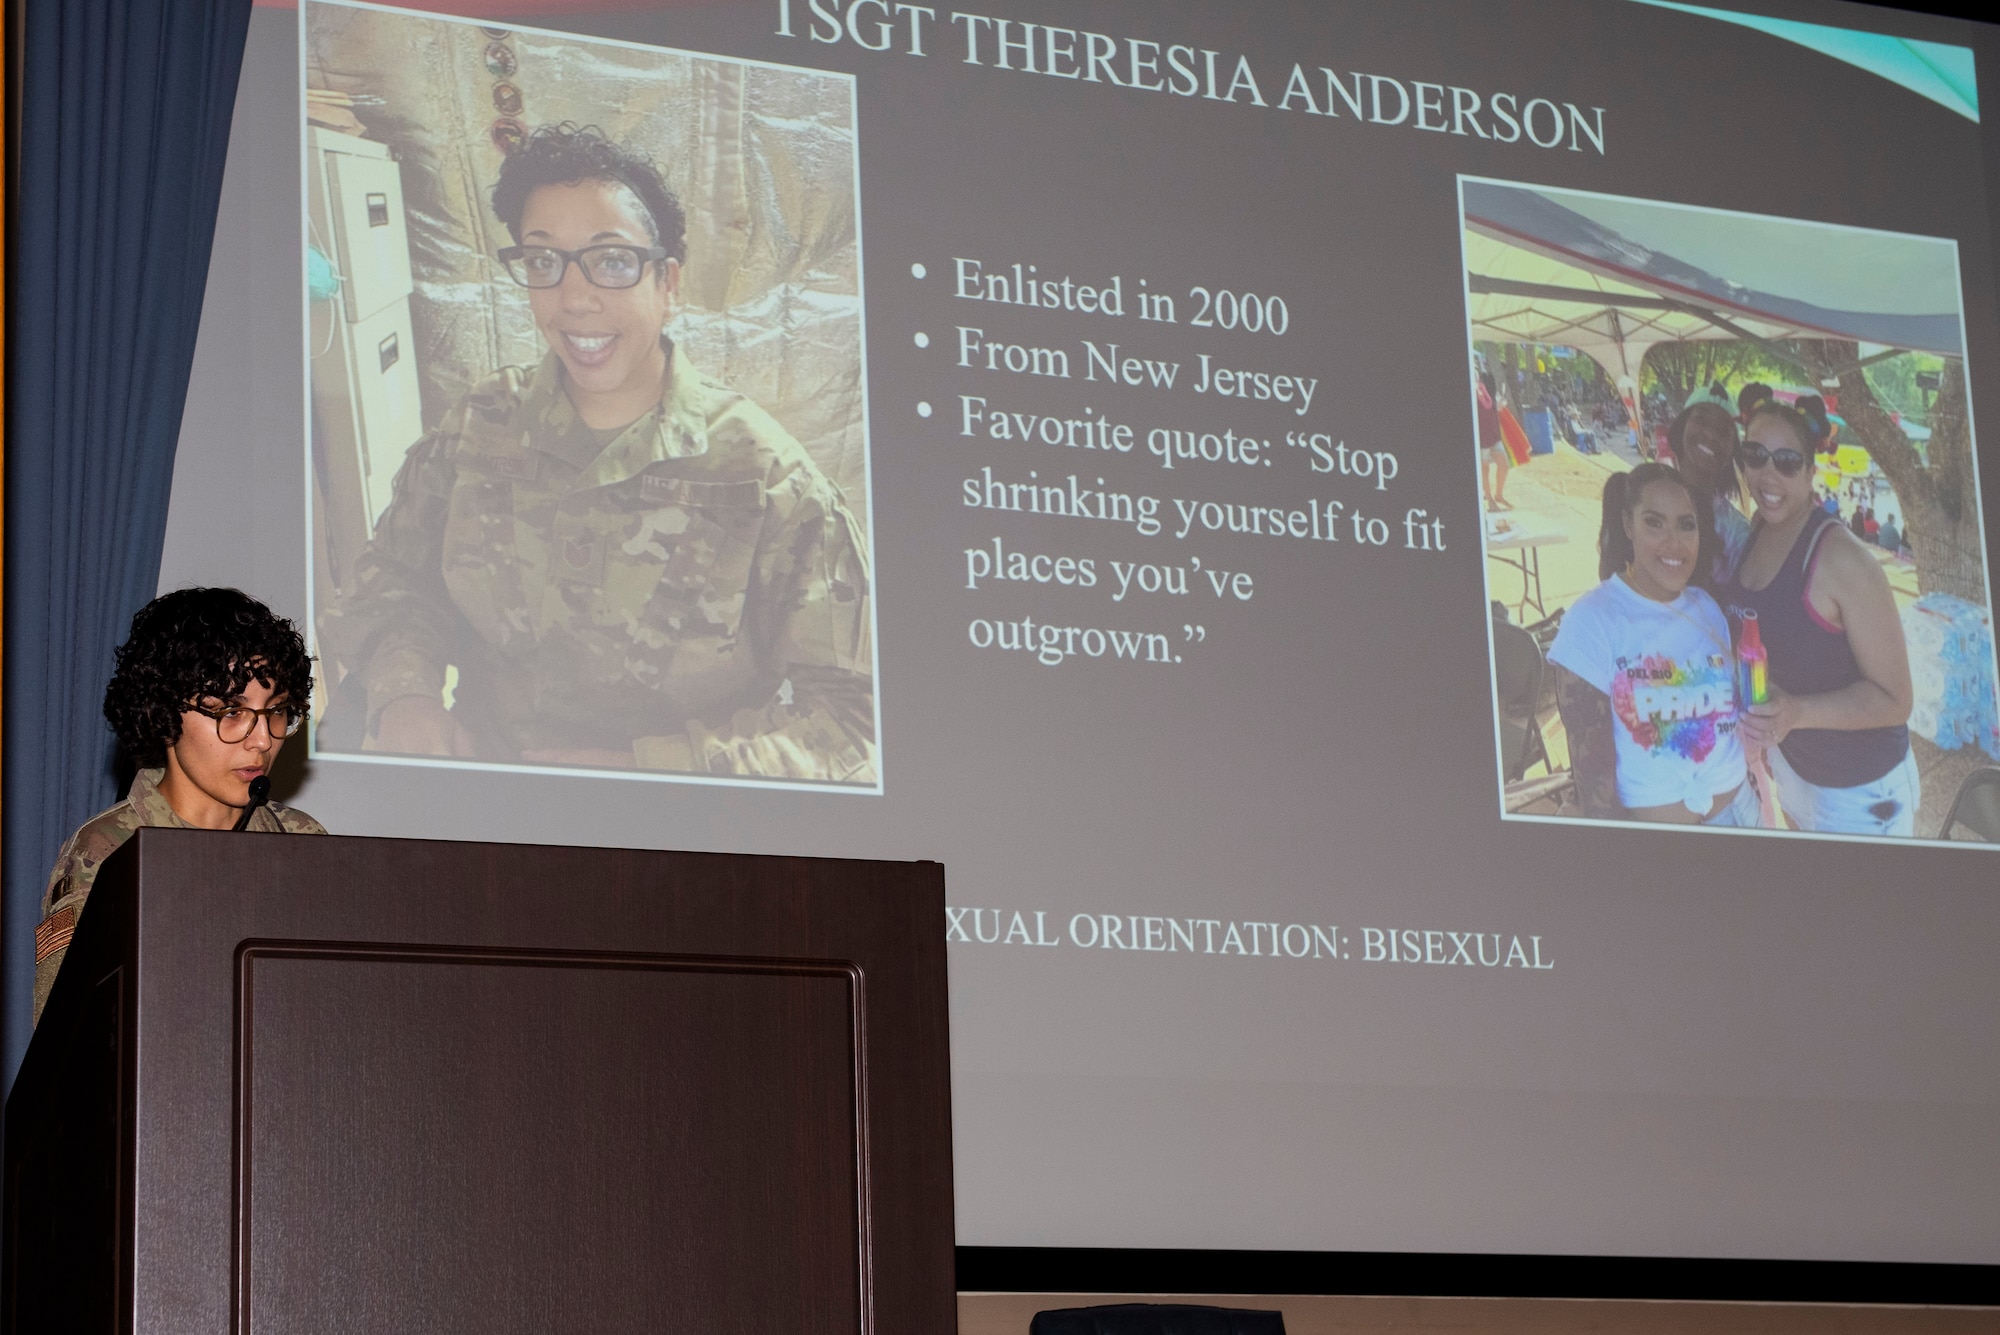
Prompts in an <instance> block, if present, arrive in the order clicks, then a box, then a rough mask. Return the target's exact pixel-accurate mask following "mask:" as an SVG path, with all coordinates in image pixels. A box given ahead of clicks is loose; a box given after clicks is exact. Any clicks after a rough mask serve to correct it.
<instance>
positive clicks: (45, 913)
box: [34, 804, 138, 1022]
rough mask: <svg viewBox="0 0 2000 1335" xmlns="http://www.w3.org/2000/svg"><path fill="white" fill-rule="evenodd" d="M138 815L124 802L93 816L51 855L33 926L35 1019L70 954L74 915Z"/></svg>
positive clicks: (38, 1018)
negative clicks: (39, 917)
mask: <svg viewBox="0 0 2000 1335" xmlns="http://www.w3.org/2000/svg"><path fill="white" fill-rule="evenodd" d="M137 826H138V818H137V817H136V816H135V815H134V814H133V813H132V812H131V810H130V809H129V808H127V807H125V806H124V805H123V804H120V805H119V806H116V807H113V808H112V809H111V810H109V811H106V812H103V813H102V814H100V815H98V816H95V817H92V818H91V819H90V820H88V821H86V822H84V824H83V825H82V826H81V827H80V828H79V829H78V830H77V832H76V833H75V834H72V835H71V836H70V837H69V838H68V839H67V840H66V841H64V843H63V846H62V851H61V852H59V853H57V854H56V865H55V866H54V867H53V868H51V869H50V871H49V883H48V888H47V889H46V890H45V891H43V893H42V920H41V922H40V923H39V924H37V925H36V927H35V1006H34V1020H35V1021H37V1022H39V1021H40V1020H41V1018H42V1006H43V1005H44V1004H45V1003H46V1002H47V1001H48V999H49V989H50V988H52V987H54V986H55V982H56V975H57V974H58V973H60V972H61V971H62V963H63V960H64V959H65V958H66V957H67V956H68V955H69V943H70V938H71V937H72V936H74V935H75V934H76V923H77V919H78V917H79V916H80V915H81V914H82V913H83V905H84V901H86V900H87V899H89V898H90V887H91V886H92V885H93V884H94V883H95V882H96V880H97V869H98V868H99V867H100V866H102V865H103V864H104V859H106V858H108V857H110V856H111V855H112V854H113V853H115V852H116V851H117V850H118V849H119V847H120V846H121V845H123V844H124V842H125V841H126V840H127V839H129V838H131V837H132V831H133V830H134V829H135V828H137Z"/></svg>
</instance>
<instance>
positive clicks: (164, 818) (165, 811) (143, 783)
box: [125, 768, 191, 830]
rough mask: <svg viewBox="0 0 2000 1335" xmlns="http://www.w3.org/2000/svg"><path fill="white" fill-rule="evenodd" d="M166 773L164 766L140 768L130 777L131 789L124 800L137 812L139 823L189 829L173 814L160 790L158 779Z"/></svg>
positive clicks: (185, 823) (186, 824) (184, 822)
mask: <svg viewBox="0 0 2000 1335" xmlns="http://www.w3.org/2000/svg"><path fill="white" fill-rule="evenodd" d="M166 773H167V771H166V770H165V769H164V768H159V769H142V770H140V771H139V772H138V773H137V774H136V775H134V776H133V777H132V791H131V792H129V793H127V794H126V795H125V801H126V802H127V803H128V804H130V806H131V808H132V810H133V811H135V812H137V813H138V816H139V823H140V824H141V825H149V826H155V827H161V826H164V827H165V828H167V829H174V830H185V829H189V828H191V827H190V826H189V825H188V823H187V822H186V821H184V820H182V819H181V818H180V817H179V816H178V815H177V814H175V812H174V809H173V807H172V806H171V805H169V804H168V802H167V799H166V798H165V797H164V796H163V795H162V794H161V792H160V780H161V779H163V778H165V777H166Z"/></svg>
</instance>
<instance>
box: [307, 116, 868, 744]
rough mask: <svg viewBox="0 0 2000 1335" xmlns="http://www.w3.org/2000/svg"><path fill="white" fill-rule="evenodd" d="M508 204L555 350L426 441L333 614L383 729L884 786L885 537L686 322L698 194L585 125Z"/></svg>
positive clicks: (531, 148) (519, 172) (515, 169)
mask: <svg viewBox="0 0 2000 1335" xmlns="http://www.w3.org/2000/svg"><path fill="white" fill-rule="evenodd" d="M493 208H494V212H495V213H496V214H497V215H498V216H499V218H500V220H501V222H503V223H504V224H505V225H506V227H507V229H508V231H509V233H510V234H511V235H512V236H513V238H514V241H515V243H516V244H514V245H512V246H509V247H507V248H506V249H505V250H503V251H501V253H500V259H501V261H502V262H503V263H504V264H505V265H506V266H507V269H508V272H509V274H510V276H511V277H512V278H513V280H514V281H515V282H517V283H519V284H521V285H522V286H523V287H525V288H527V289H528V297H529V303H530V306H531V308H532V310H533V313H534V317H535V323H536V326H537V328H538V329H539V330H540V331H541V334H542V337H543V338H544V340H545V341H546V342H547V344H548V353H547V355H546V356H544V358H543V359H542V362H541V364H540V365H539V366H535V367H532V368H523V367H510V368H507V369H504V370H501V371H499V372H498V373H496V374H495V375H493V376H491V377H489V378H488V379H487V380H485V381H484V382H483V383H481V384H480V385H478V386H477V387H475V388H474V389H473V390H472V391H471V393H469V394H468V395H467V396H466V397H465V399H464V400H463V401H462V402H460V403H459V404H458V405H457V406H456V407H454V408H453V409H452V410H451V412H449V413H448V414H447V415H446V416H445V418H444V420H443V421H442V422H441V423H440V424H439V426H438V427H437V429H436V430H434V431H432V432H430V433H429V434H427V435H426V436H425V437H424V438H423V439H422V440H420V441H418V442H417V444H416V445H415V446H413V447H412V448H411V451H410V454H409V457H408V459H407V460H406V461H405V463H404V465H403V468H402V471H401V472H400V473H399V474H398V475H397V478H396V485H395V495H394V499H393V500H392V501H391V503H390V505H389V508H388V509H387V511H385V512H384V514H383V516H382V519H381V521H380V523H379V524H378V525H377V527H376V535H375V539H374V541H373V542H372V543H371V544H370V546H369V547H368V549H367V551H366V552H365V553H364V554H363V556H362V558H361V560H360V562H359V569H358V571H357V575H356V579H355V582H354V586H353V588H352V590H351V593H350V596H349V597H348V598H347V599H346V600H345V602H344V603H342V604H341V605H340V606H339V607H337V608H336V609H335V610H334V612H333V613H332V614H331V615H330V616H329V617H328V619H327V622H326V624H325V631H326V635H327V638H328V640H329V643H330V644H331V645H332V646H333V647H334V648H335V650H336V652H337V654H338V656H339V658H340V660H341V664H342V666H343V668H344V669H345V670H346V671H347V672H348V673H350V674H352V678H353V679H356V680H358V684H359V686H360V688H361V690H360V691H356V692H352V693H351V694H350V695H349V696H348V698H351V699H354V700H355V702H356V705H355V707H357V708H359V707H361V705H360V700H361V697H363V696H364V695H365V701H366V703H365V709H366V714H367V720H366V731H367V737H366V741H365V742H364V745H365V746H367V747H368V748H369V749H372V750H381V751H393V752H401V753H405V754H417V755H437V756H458V757H476V758H478V759H483V760H494V761H502V762H513V763H526V764H542V765H558V766H579V767H590V768H607V767H613V768H627V767H638V768H644V769H658V770H679V771H695V772H700V773H708V774H718V775H746V776H767V777H784V778H803V779H820V780H832V781H839V782H873V780H874V777H875V728H874V696H873V692H874V688H873V680H872V675H871V673H872V669H871V657H872V653H871V645H870V643H869V633H870V632H869V626H870V618H869V614H868V596H869V587H868V571H867V565H866V558H865V555H864V546H863V543H862V541H861V539H860V536H859V534H858V532H857V530H856V526H855V523H854V520H853V518H852V516H851V515H850V514H849V512H848V509H847V507H846V505H845V503H844V502H843V500H842V498H841V496H840V493H839V490H838V489H837V488H836V487H835V486H834V485H833V483H832V482H830V481H829V480H828V479H827V478H826V477H825V476H824V475H823V474H822V473H821V472H820V470H819V469H818V467H817V466H815V464H814V463H813V461H812V459H811V458H810V457H809V456H808V455H807V454H806V452H805V450H804V449H803V448H802V447H801V446H800V445H799V444H798V442H797V441H795V440H794V439H793V438H792V437H791V436H790V435H789V434H788V433H787V432H786V431H785V430H784V428H782V427H781V426H779V425H778V424H777V422H776V421H774V420H773V419H772V418H771V417H770V415H769V414H768V413H766V412H764V411H763V409H761V408H759V407H758V406H757V405H755V404H753V403H751V402H750V401H749V400H747V399H745V398H744V397H743V396H742V395H740V394H737V393H735V392H734V391H732V390H730V389H728V388H726V387H725V386H723V385H720V384H718V383H716V382H715V381H713V380H711V379H709V378H708V377H706V376H705V375H703V374H702V373H701V372H700V371H699V370H697V369H696V368H695V367H694V366H693V365H691V364H690V363H689V361H688V358H687V355H686V353H685V352H683V351H682V350H680V349H679V348H677V347H676V346H675V345H674V343H673V342H672V340H671V339H669V338H668V337H667V336H666V335H665V333H664V332H663V330H664V326H665V325H666V324H667V323H668V321H669V320H670V319H671V318H672V316H673V313H674V310H675V307H676V305H677V302H678V300H679V294H680V282H681V264H682V261H683V260H684V258H685V254H686V243H685V239H684V232H685V223H684V218H683V215H682V211H681V208H680V205H679V203H678V201H676V200H675V199H674V197H673V195H672V194H671V193H670V192H669V191H668V190H667V189H666V187H665V185H664V184H663V183H662V182H661V180H660V177H659V175H658V173H657V172H656V171H655V170H654V168H653V167H652V165H651V164H650V163H649V162H647V161H646V160H644V159H643V158H640V157H638V156H636V155H634V154H632V153H629V152H627V151H626V150H624V149H622V148H620V147H619V146H617V145H615V144H612V143H611V142H609V141H608V140H606V139H605V138H604V137H603V136H602V135H601V134H599V133H598V132H597V131H595V130H592V129H577V128H575V127H573V126H567V125H565V126H558V127H551V128H544V129H542V130H540V131H537V132H536V134H535V135H534V136H533V137H532V138H531V139H529V141H528V142H527V143H526V144H525V145H523V146H522V147H521V148H520V149H517V150H516V151H515V152H514V153H513V154H512V155H511V156H509V158H508V159H507V161H506V164H505V166H504V167H503V168H502V170H501V174H500V180H499V183H498V185H496V186H495V188H494V191H493ZM448 665H450V666H455V667H456V668H457V670H458V685H457V688H456V692H455V696H456V700H455V703H454V704H453V705H452V706H451V707H450V708H447V707H446V704H445V701H444V699H443V693H442V692H443V686H444V683H445V669H446V667H447V666H448Z"/></svg>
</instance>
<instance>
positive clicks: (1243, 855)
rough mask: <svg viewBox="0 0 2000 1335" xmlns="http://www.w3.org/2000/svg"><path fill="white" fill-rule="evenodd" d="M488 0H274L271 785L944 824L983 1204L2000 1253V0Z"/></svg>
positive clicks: (960, 1163)
mask: <svg viewBox="0 0 2000 1335" xmlns="http://www.w3.org/2000/svg"><path fill="white" fill-rule="evenodd" d="M1747 2H1748V0H1746V3H1747ZM440 3H444V0H440ZM446 7H447V8H451V9H453V10H456V11H458V13H457V14H455V15H438V14H425V13H420V12H416V11H414V10H411V9H401V8H394V7H389V6H380V5H367V4H354V3H344V2H334V0H305V2H304V4H303V5H302V7H301V8H299V9H297V10H291V9H282V8H277V7H263V6H260V7H258V8H256V9H255V11H254V14H253V17H252V19H251V27H250V46H249V50H248V54H247V56H246V60H245V66H244V70H245V73H244V82H243V86H242V91H241V94H240V96H239V100H238V105H237V108H236V118H235V125H234V130H233V134H232V139H231V147H230V158H229V170H228V176H227V181H226V185H225V192H224V200H223V207H222V212H221V218H220V223H219V230H218V237H217V242H216V250H215V254H216V256H217V262H216V264H215V266H214V268H213V270H212V272H211V277H210V282H209V286H208V291H207V296H206V304H205V306H204V308H203V327H202V345H201V346H202V352H201V354H200V357H199V358H198V370H197V375H196V378H195V382H194V385H193V388H192V390H191V393H190V397H189V406H188V415H187V425H186V426H185V428H184V430H183V436H182V441H181V446H180V453H179V455H178V456H177V459H176V476H175V483H174V491H173V511H172V514H171V516H170V520H169V536H168V543H167V549H166V553H165V556H164V558H163V567H162V568H163V574H162V580H163V582H165V583H167V584H168V585H169V586H178V585H180V584H186V583H195V582H200V583H226V584H242V585H243V586H245V587H246V588H248V589H249V590H250V591H251V592H253V593H256V594H258V595H259V596H261V597H264V598H266V599H268V600H269V601H270V602H271V603H272V604H273V605H274V606H276V607H278V608H280V609H282V610H283V611H284V612H285V613H286V614H287V615H290V616H293V617H296V618H299V619H300V620H301V622H302V624H309V625H310V626H311V628H312V635H313V648H314V651H315V654H316V655H317V661H318V665H319V669H320V671H321V673H322V674H323V680H324V683H325V689H324V690H320V691H315V692H314V701H315V707H316V709H317V710H318V711H319V712H318V713H317V714H316V716H315V717H314V719H313V720H312V725H311V734H310V737H309V739H307V740H309V741H310V747H309V748H308V747H305V746H298V747H287V749H286V752H285V755H286V758H287V761H288V763H290V764H294V765H295V766H296V768H295V769H294V770H291V771H289V772H287V773H285V774H281V775H280V778H282V779H283V781H284V783H283V785H282V786H281V788H280V791H279V793H278V796H280V797H281V798H282V799H284V800H287V801H291V802H295V803H296V804H297V805H299V806H301V807H303V808H305V809H308V810H310V811H312V812H313V814H314V815H315V816H316V817H318V818H319V819H321V820H322V821H323V822H325V823H326V824H327V825H328V827H329V828H332V829H334V830H336V831H338V832H341V833H349V834H364V835H377V836H386V837H406V838H425V839H431V838H447V839H465V840H479V841H491V842H498V843H552V844H571V845H605V846H624V847H651V848H686V849H697V850H715V851H726V852H731V853H768V854H782V855H810V856H827V857H855V858H880V859H894V860H903V859H935V860H937V861H938V862H941V863H942V864H943V865H944V867H945V869H946V884H947V886H948V909H947V912H946V914H945V915H944V919H943V921H941V922H940V923H939V924H938V929H939V931H940V932H941V933H942V934H943V936H944V939H945V942H946V944H947V948H948V951H949V961H950V969H951V987H952V1015H951V1043H952V1060H953V1069H952V1090H953V1099H954V1106H953V1111H952V1124H953V1128H954V1135H955V1137H956V1142H955V1161H954V1172H955V1183H956V1193H957V1201H958V1212H959V1217H958V1241H959V1242H960V1243H962V1244H965V1245H969V1246H1006V1247H1014V1246H1050V1247H1116V1248H1194V1249H1202V1248H1217V1249H1245V1248H1248V1249H1272V1250H1282V1251H1315V1250H1358V1251H1382V1250H1410V1251H1424V1252H1454V1253H1458V1252H1481V1253H1496V1252H1497V1253H1512V1252H1539V1253H1553V1254H1561V1255H1566V1254H1575V1253H1609V1254H1617V1255H1635V1256H1683V1257H1686V1256H1702V1257H1717V1256H1736V1257H1796V1258H1818V1259H1834V1260H1843V1259H1863V1260H1884V1261H1888V1260H1902V1261H1977V1262H1986V1263H2000V1195H1996V1193H1994V1192H1993V1191H1992V1190H1991V1184H1992V1183H1993V1182H1995V1181H2000V1027H1996V1026H1995V1025H1993V1024H1992V1023H1991V1022H1990V1017H1991V1016H1993V1015H1996V1014H2000V973H1996V971H1995V970H1994V968H1993V965H1992V953H1993V943H1994V942H1995V941H2000V892H1996V888H1995V887H1996V882H1997V881H2000V876H1996V873H2000V859H1996V857H1995V854H1994V848H1995V846H1996V844H2000V732H1996V710H1995V703H1994V702H1995V657H1994V645H1993V633H1992V612H1991V609H1992V606H1993V602H1992V594H1991V569H1990V555H1991V552H1992V550H1993V543H1994V541H1995V540H1996V534H2000V530H1997V529H1996V526H1995V519H1996V515H1995V510H1994V498H1993V497H1992V496H1991V494H1990V493H1991V489H1992V487H1991V484H1992V482H1993V479H1994V477H1995V475H1996V474H1995V471H1994V470H1995V468H1996V467H2000V463H1996V455H1995V453H1994V448H1995V447H1994V442H1993V441H1992V440H1991V439H1990V438H1983V437H1982V436H1981V433H1980V430H1979V428H1980V427H1981V426H1982V425H1984V426H1986V427H1987V428H1988V432H1987V437H1990V435H1991V422H1990V418H1991V416H1992V413H1993V404H1994V403H1995V401H1996V395H2000V379H1996V370H2000V318H1996V317H2000V300H1996V269H1997V268H2000V266H1996V261H1995V256H1996V253H2000V250H1996V244H1995V241H1996V236H1995V230H1994V226H1993V214H1992V209H1991V200H1992V199H1994V198H2000V193H1996V191H1995V188H1994V187H1995V186H1996V184H2000V182H1995V181H1994V180H1993V179H1992V177H1991V174H1990V171H1989V164H1991V163H1992V162H1994V161H1996V160H2000V159H1996V158H1995V157H1994V155H1993V152H1992V146H1991V145H1990V144H1989V143H1988V142H1987V141H1988V138H1989V137H1990V135H1991V134H1992V133H1993V127H1992V125H1991V123H1990V119H1991V118H1990V112H1991V108H1990V107H1988V108H1984V109H1982V108H1981V106H1980V105H1979V103H1980V97H1979V94H1980V91H1981V90H1980V88H1979V86H1978V79H1977V78H1976V77H1975V75H1976V73H1977V71H1978V70H1980V69H1982V68H1984V69H1990V68H1992V67H1993V66H1992V62H1993V61H1994V60H1995V59H2000V43H1996V42H1995V41H1994V40H1993V39H1992V38H1991V37H1990V35H1989V30H1988V29H1986V28H1983V27H1979V26H1975V25H1968V24H1963V23H1956V22H1952V21H1949V20H1944V19H1939V18H1935V17H1931V16H1925V15H1919V14H1910V13H1899V12H1894V11H1889V10H1878V9H1873V8H1867V7H1861V6H1849V5H1839V4H1834V3H1831V0H1829V2H1828V3H1825V4H1817V5H1809V4H1805V3H1799V4H1787V5H1786V6H1783V8H1784V9H1785V11H1786V17H1785V18H1783V19H1782V20H1780V19H1772V18H1767V17H1760V16H1759V15H1757V14H1743V13H1732V12H1726V11H1724V10H1722V9H1720V8H1718V7H1715V6H1694V7H1689V6H1678V5H1675V6H1669V5H1664V4H1650V3H1640V2H1639V0H1537V3H1533V4H1527V3H1522V4H1509V5H1494V4H1492V3H1490V2H1486V0H1426V3H1424V4H1422V5H1391V4H1383V3H1379V0H1260V3H1258V4H1254V5H1251V4H1238V5H1220V4H1214V3H1202V2H1201V0H1072V2H1070V3H1056V0H996V3H992V4H980V5H976V6H974V7H973V8H971V9H951V8H949V7H933V6H927V5H903V4H894V3H876V0H709V2H708V3H701V4H687V3H671V2H669V0H548V3H547V4H546V6H544V7H543V8H542V9H541V10H540V11H539V12H537V13H535V14H534V15H533V16H532V18H530V17H528V15H527V8H526V6H524V5H509V6H507V7H506V9H505V14H504V15H502V14H500V13H499V12H498V10H497V9H493V8H489V9H488V11H487V12H485V13H481V12H478V11H477V10H476V9H475V6H474V4H473V3H472V0H464V3H459V2H458V0H451V2H450V3H448V4H446ZM864 221H865V227H864ZM301 260H303V264H304V270H303V272H301ZM864 276H865V281H864ZM246 385H248V386H252V387H254V388H253V390H251V391H248V392H246V389H245V386H246ZM246 551H249V552H254V553H256V554H257V556H256V559H255V560H254V561H252V560H249V559H247V558H246V557H245V552H246ZM419 891H420V887H412V892H413V893H416V892H419ZM591 892H592V890H591V888H590V887H585V886H580V887H577V893H579V894H589V893H591Z"/></svg>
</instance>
